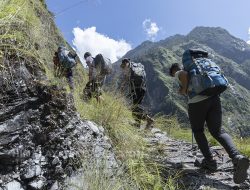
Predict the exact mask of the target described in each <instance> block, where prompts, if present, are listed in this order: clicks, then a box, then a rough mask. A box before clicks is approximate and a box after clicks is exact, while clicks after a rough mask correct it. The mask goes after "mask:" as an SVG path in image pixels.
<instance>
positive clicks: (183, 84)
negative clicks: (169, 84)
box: [179, 71, 188, 95]
mask: <svg viewBox="0 0 250 190" xmlns="http://www.w3.org/2000/svg"><path fill="white" fill-rule="evenodd" d="M179 79H180V81H181V87H180V89H179V93H180V94H182V95H186V94H187V88H188V73H187V72H186V71H182V72H180V74H179Z"/></svg>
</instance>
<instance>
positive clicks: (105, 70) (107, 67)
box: [94, 54, 112, 75]
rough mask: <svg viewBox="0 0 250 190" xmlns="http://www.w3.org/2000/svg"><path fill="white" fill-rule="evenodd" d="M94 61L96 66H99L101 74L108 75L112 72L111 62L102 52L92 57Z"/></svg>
mask: <svg viewBox="0 0 250 190" xmlns="http://www.w3.org/2000/svg"><path fill="white" fill-rule="evenodd" d="M94 63H95V67H96V68H100V70H101V74H103V75H109V74H111V73H112V63H111V60H110V59H108V58H106V57H104V56H103V55H102V54H98V55H97V56H96V57H95V58H94Z"/></svg>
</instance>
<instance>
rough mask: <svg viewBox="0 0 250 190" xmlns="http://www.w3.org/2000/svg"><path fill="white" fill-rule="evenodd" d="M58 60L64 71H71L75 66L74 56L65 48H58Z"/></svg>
mask: <svg viewBox="0 0 250 190" xmlns="http://www.w3.org/2000/svg"><path fill="white" fill-rule="evenodd" d="M58 58H59V62H60V64H61V65H62V66H63V67H64V68H66V69H71V68H72V67H74V66H75V65H76V61H75V58H76V55H73V54H72V53H71V52H70V51H68V50H67V49H66V48H65V47H59V48H58Z"/></svg>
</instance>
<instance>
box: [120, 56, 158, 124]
mask: <svg viewBox="0 0 250 190" xmlns="http://www.w3.org/2000/svg"><path fill="white" fill-rule="evenodd" d="M120 67H121V69H122V71H123V74H124V78H123V81H122V84H121V87H122V90H124V88H125V84H126V83H127V85H128V88H129V89H128V90H129V97H130V98H131V99H132V102H133V107H132V114H133V117H134V119H135V121H136V127H138V128H140V126H141V120H142V119H144V120H146V121H147V124H146V128H150V127H152V124H153V122H154V120H153V118H151V117H150V116H149V115H148V114H145V113H144V110H143V108H142V107H141V103H142V100H143V98H144V96H145V93H146V90H147V88H146V73H145V70H144V66H143V65H142V64H141V63H134V62H132V61H130V59H128V58H124V59H123V60H122V63H121V65H120Z"/></svg>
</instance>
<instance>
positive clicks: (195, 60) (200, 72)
mask: <svg viewBox="0 0 250 190" xmlns="http://www.w3.org/2000/svg"><path fill="white" fill-rule="evenodd" d="M182 63H183V66H184V70H185V71H187V72H188V75H189V88H188V95H189V97H190V98H192V97H194V96H196V95H206V96H213V95H218V94H220V93H222V92H224V91H225V90H226V89H227V86H228V85H229V84H228V80H227V79H226V77H225V76H224V75H223V74H222V72H221V69H220V67H219V66H218V65H217V64H216V63H214V62H213V61H212V60H211V59H208V52H206V51H203V50H200V49H188V50H186V51H185V52H184V54H183V57H182Z"/></svg>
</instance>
